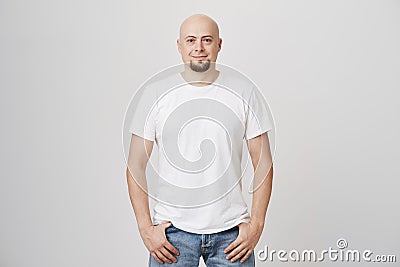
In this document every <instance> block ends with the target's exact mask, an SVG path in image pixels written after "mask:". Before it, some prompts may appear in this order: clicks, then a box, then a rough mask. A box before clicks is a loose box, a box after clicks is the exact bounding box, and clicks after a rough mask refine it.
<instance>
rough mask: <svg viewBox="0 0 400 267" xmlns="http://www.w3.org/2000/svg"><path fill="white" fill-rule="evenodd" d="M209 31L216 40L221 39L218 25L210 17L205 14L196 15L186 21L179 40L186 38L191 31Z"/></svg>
mask: <svg viewBox="0 0 400 267" xmlns="http://www.w3.org/2000/svg"><path fill="white" fill-rule="evenodd" d="M199 30H200V31H203V32H204V31H208V32H209V33H212V34H213V35H214V37H215V38H219V28H218V24H217V23H216V22H215V21H214V20H213V19H212V18H210V17H209V16H206V15H204V14H195V15H192V16H190V17H188V18H187V19H185V20H184V21H183V22H182V24H181V27H180V30H179V38H180V39H182V38H185V37H186V36H187V34H190V32H191V31H197V32H199Z"/></svg>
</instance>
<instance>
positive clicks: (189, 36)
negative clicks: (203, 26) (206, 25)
mask: <svg viewBox="0 0 400 267" xmlns="http://www.w3.org/2000/svg"><path fill="white" fill-rule="evenodd" d="M206 37H208V38H213V37H212V35H204V36H201V38H206ZM187 38H197V37H196V36H194V35H188V36H186V37H185V39H187Z"/></svg>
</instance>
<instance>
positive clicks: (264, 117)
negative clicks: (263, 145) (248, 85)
mask: <svg viewBox="0 0 400 267" xmlns="http://www.w3.org/2000/svg"><path fill="white" fill-rule="evenodd" d="M246 110H247V114H246V117H247V118H246V131H245V138H246V140H249V139H251V138H254V137H257V136H259V135H261V134H263V133H265V132H268V131H270V130H272V129H273V123H272V116H271V112H270V110H269V107H268V105H267V103H266V101H265V99H264V97H263V95H262V94H261V93H260V92H259V91H258V90H257V89H253V90H252V92H251V94H250V97H249V100H248V102H247V109H246Z"/></svg>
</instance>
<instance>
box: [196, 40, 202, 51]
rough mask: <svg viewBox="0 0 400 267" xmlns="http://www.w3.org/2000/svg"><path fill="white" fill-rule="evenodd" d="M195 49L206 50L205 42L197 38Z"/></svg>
mask: <svg viewBox="0 0 400 267" xmlns="http://www.w3.org/2000/svg"><path fill="white" fill-rule="evenodd" d="M194 49H195V50H196V51H203V50H204V46H203V42H202V41H201V40H197V41H196V43H195V47H194Z"/></svg>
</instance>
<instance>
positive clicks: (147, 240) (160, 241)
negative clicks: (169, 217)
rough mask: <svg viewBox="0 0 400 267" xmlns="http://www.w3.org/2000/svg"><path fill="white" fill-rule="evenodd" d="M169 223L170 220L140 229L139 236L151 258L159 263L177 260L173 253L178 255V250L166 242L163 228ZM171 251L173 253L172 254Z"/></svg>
mask: <svg viewBox="0 0 400 267" xmlns="http://www.w3.org/2000/svg"><path fill="white" fill-rule="evenodd" d="M170 225H171V223H170V222H168V223H163V224H159V225H156V226H154V225H151V226H149V227H146V228H144V229H141V230H140V236H141V237H142V240H143V242H144V244H145V246H146V248H147V249H148V250H149V252H150V253H151V255H152V256H153V258H154V259H155V260H156V261H157V262H158V263H160V264H163V263H164V262H168V263H172V262H177V260H176V258H175V257H174V255H173V254H175V255H179V251H178V250H177V249H176V248H175V247H174V246H172V244H171V243H170V242H168V240H167V237H166V235H165V229H166V228H168V227H169V226H170ZM172 253H173V254H172Z"/></svg>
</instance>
